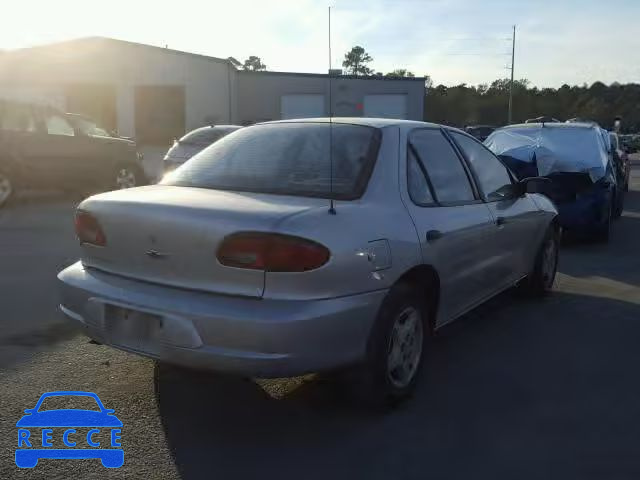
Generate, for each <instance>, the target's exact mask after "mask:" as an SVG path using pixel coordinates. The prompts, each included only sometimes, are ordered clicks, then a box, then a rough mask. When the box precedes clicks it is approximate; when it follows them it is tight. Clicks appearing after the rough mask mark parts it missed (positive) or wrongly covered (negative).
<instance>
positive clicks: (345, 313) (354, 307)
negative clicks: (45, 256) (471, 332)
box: [58, 262, 386, 377]
mask: <svg viewBox="0 0 640 480" xmlns="http://www.w3.org/2000/svg"><path fill="white" fill-rule="evenodd" d="M58 279H59V280H60V286H61V302H60V309H61V310H62V312H63V313H65V314H66V315H67V317H69V318H70V319H72V320H74V321H75V322H76V323H77V324H78V325H79V326H81V327H83V328H84V329H85V331H86V333H87V335H88V336H89V337H91V338H93V339H95V340H97V341H99V342H101V343H104V344H106V345H110V346H113V347H116V348H119V349H122V350H126V351H130V352H133V353H137V354H140V355H144V356H147V357H151V358H156V359H159V360H163V361H166V362H169V363H174V364H179V365H183V366H186V367H192V368H203V369H211V370H217V371H223V372H229V373H236V374H241V375H248V376H259V377H284V376H292V375H299V374H303V373H308V372H315V371H321V370H328V369H332V368H336V367H340V366H345V365H349V364H352V363H356V362H358V361H359V360H361V359H362V358H363V357H364V355H365V350H366V343H367V339H368V336H369V332H370V330H371V327H372V325H373V322H374V320H375V317H376V314H377V311H378V309H379V307H380V304H381V302H382V300H383V298H384V296H385V295H386V290H381V291H376V292H369V293H364V294H360V295H352V296H347V297H339V298H331V299H323V300H306V301H300V300H270V299H253V298H240V297H230V296H224V295H217V294H211V293H204V292H196V291H190V290H183V289H178V288H173V287H166V286H160V285H154V284H149V283H144V282H140V281H135V280H130V279H126V278H122V277H118V276H116V275H111V274H107V273H104V272H100V271H97V270H95V269H91V268H87V269H85V268H84V267H83V265H82V264H81V263H80V262H77V263H75V264H74V265H71V266H70V267H68V268H67V269H65V270H63V271H62V272H60V274H59V275H58ZM108 306H118V307H123V308H126V309H130V310H133V311H137V312H145V313H147V314H150V315H153V316H154V317H155V316H157V317H159V318H161V321H160V327H158V331H157V332H156V334H154V335H155V336H154V339H153V341H147V342H145V341H141V339H139V338H126V337H122V336H118V337H116V336H115V335H114V334H113V331H112V330H113V329H112V328H111V327H112V323H113V322H114V321H115V320H114V319H113V318H110V313H109V312H110V311H111V309H110V307H108ZM127 321H128V320H127ZM132 321H133V320H132Z"/></svg>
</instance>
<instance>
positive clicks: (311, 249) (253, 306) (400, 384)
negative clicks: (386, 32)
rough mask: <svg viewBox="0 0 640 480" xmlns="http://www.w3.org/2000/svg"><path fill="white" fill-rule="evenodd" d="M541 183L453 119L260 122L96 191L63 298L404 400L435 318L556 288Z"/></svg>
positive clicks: (96, 318) (95, 322) (164, 336)
mask: <svg viewBox="0 0 640 480" xmlns="http://www.w3.org/2000/svg"><path fill="white" fill-rule="evenodd" d="M537 181H539V180H538V179H526V180H523V181H520V182H518V181H516V180H515V178H514V177H513V176H512V175H511V173H510V172H509V171H508V169H507V168H505V166H504V165H503V164H502V163H501V162H500V160H498V159H497V158H496V157H495V156H494V155H493V154H492V153H491V152H490V151H489V150H487V149H486V148H485V147H484V146H483V145H482V144H481V143H479V142H478V141H477V140H475V139H474V138H473V137H471V136H469V135H467V134H466V133H464V132H462V131H460V130H456V129H453V128H449V127H443V126H439V125H433V124H428V123H422V122H412V121H399V120H384V119H366V118H358V119H349V118H342V119H333V121H330V120H328V119H311V120H295V121H283V122H272V123H265V124H260V125H255V126H252V127H248V128H244V129H242V130H239V131H237V132H234V133H232V134H230V135H229V136H227V137H225V138H224V139H222V140H220V141H219V142H217V143H215V144H214V145H212V146H210V147H208V148H207V149H205V150H204V151H202V152H201V153H199V154H198V155H196V156H195V157H194V158H192V159H191V160H190V161H188V162H187V163H185V164H184V165H183V166H181V167H180V168H179V169H177V170H176V171H174V172H173V173H172V174H170V175H169V176H167V177H165V179H164V180H163V181H162V182H161V184H159V185H153V186H148V187H141V188H135V189H130V190H125V191H116V192H110V193H105V194H101V195H96V196H93V197H90V198H88V199H87V200H85V201H83V202H82V203H81V204H80V205H79V207H78V211H77V214H76V232H77V236H78V239H79V241H80V244H81V249H82V256H81V259H80V261H79V262H77V263H76V264H74V265H72V266H70V267H68V268H67V269H65V270H63V271H62V272H60V274H59V276H58V278H59V279H60V282H61V287H62V288H61V302H60V308H61V310H62V311H63V312H64V313H65V314H66V315H67V316H68V317H69V318H71V319H73V320H74V321H75V322H77V324H78V325H81V326H82V327H83V328H84V329H85V331H86V333H87V334H88V335H89V336H90V337H92V338H93V339H95V340H97V341H98V342H101V343H104V344H107V345H111V346H113V347H115V348H119V349H122V350H126V351H129V352H133V353H137V354H140V355H145V356H148V357H151V358H155V359H159V360H162V361H166V362H171V363H175V364H181V365H184V366H188V367H196V368H208V369H212V370H218V371H225V372H232V373H236V374H240V375H249V376H262V377H282V376H291V375H297V374H302V373H306V372H315V371H322V370H331V369H336V368H338V367H347V366H349V367H353V368H354V370H355V371H357V372H359V373H360V375H361V376H360V379H361V380H362V381H359V382H357V383H358V384H359V385H361V386H362V388H365V389H366V391H367V392H368V398H369V399H374V400H375V401H380V402H393V401H396V400H398V399H401V398H403V397H405V396H407V395H408V394H409V393H410V392H411V391H412V389H413V387H414V386H415V383H416V380H417V378H418V377H419V375H418V372H419V370H420V367H421V365H422V359H423V354H424V352H425V348H426V345H427V343H426V337H428V336H429V335H431V334H432V333H433V331H435V330H436V329H438V328H439V327H441V326H443V325H445V324H446V323H448V322H450V321H452V320H454V319H455V318H457V317H459V316H461V315H462V314H464V313H465V312H467V311H469V310H470V309H472V308H474V307H475V306H477V305H479V304H480V303H482V302H484V301H486V300H487V299H489V298H491V297H493V296H495V295H496V294H498V293H500V292H502V291H503V290H505V289H508V288H511V287H513V286H516V285H518V286H519V287H520V288H521V289H523V290H524V291H526V292H528V293H530V294H535V295H541V294H544V293H545V292H547V291H549V290H550V289H551V288H552V285H553V282H554V277H555V273H556V265H557V260H558V238H559V227H558V222H557V212H556V209H555V208H554V206H553V204H552V203H551V202H550V201H549V200H548V199H547V198H546V197H544V196H542V195H539V194H536V193H530V192H535V190H536V182H537Z"/></svg>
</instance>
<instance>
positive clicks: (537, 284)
mask: <svg viewBox="0 0 640 480" xmlns="http://www.w3.org/2000/svg"><path fill="white" fill-rule="evenodd" d="M549 248H551V249H552V251H553V253H551V252H550V250H549ZM559 248H560V235H559V231H558V229H557V228H556V227H555V226H554V225H550V226H549V228H548V229H547V232H546V233H545V235H544V238H543V240H542V244H541V245H540V247H539V248H538V252H537V254H536V259H535V264H534V266H533V270H532V271H531V273H530V274H529V275H527V278H525V279H524V280H523V281H522V282H521V283H520V285H519V290H520V291H521V292H522V293H523V294H524V295H526V296H528V297H542V296H544V295H547V294H548V293H549V292H551V291H552V290H553V283H554V281H555V277H556V272H557V270H558V251H559ZM550 254H551V255H553V256H552V258H549V255H550ZM547 262H549V263H547Z"/></svg>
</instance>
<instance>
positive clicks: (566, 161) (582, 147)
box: [485, 122, 623, 242]
mask: <svg viewBox="0 0 640 480" xmlns="http://www.w3.org/2000/svg"><path fill="white" fill-rule="evenodd" d="M608 139H609V136H608V133H607V132H606V131H605V130H603V129H601V128H600V127H599V126H598V125H597V124H595V123H579V122H568V123H528V124H521V125H511V126H508V127H504V128H501V129H499V130H496V131H495V132H494V133H493V134H492V135H491V136H490V137H489V138H487V140H486V141H485V145H486V146H487V147H488V148H489V149H490V150H491V151H492V152H493V153H495V154H496V155H498V156H499V157H500V158H501V159H502V160H503V161H504V162H505V163H506V164H507V165H508V166H509V167H510V168H511V170H512V171H513V172H514V173H515V175H516V176H517V177H518V178H520V179H523V178H526V177H529V176H538V175H540V176H543V177H545V178H548V179H550V180H551V182H550V183H549V184H548V186H547V187H546V188H545V190H544V193H545V194H546V195H547V196H548V197H549V198H550V199H551V200H552V201H553V202H554V203H555V205H556V206H557V208H558V212H559V219H560V225H561V226H562V227H563V228H564V229H567V230H568V231H573V232H578V233H580V234H588V235H591V236H592V237H593V238H595V239H597V240H600V241H604V242H606V241H608V240H609V235H610V232H611V220H612V218H613V217H614V216H615V213H616V210H617V209H618V208H619V209H620V211H621V208H622V206H621V202H622V201H623V190H622V188H621V185H620V184H619V183H618V182H617V178H616V173H615V165H614V163H613V160H612V157H611V156H610V155H609V152H608V148H607V145H606V144H607V141H608ZM617 202H620V203H617Z"/></svg>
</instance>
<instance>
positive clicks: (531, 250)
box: [448, 130, 545, 287]
mask: <svg viewBox="0 0 640 480" xmlns="http://www.w3.org/2000/svg"><path fill="white" fill-rule="evenodd" d="M448 133H449V134H450V135H451V137H452V138H453V140H454V141H455V143H456V144H457V146H458V147H459V149H460V152H461V153H462V155H463V157H464V158H465V160H466V161H467V162H468V164H469V166H470V168H471V171H472V172H473V175H474V177H475V179H476V184H477V185H478V187H479V189H480V191H481V194H482V197H483V199H484V200H485V201H486V202H487V206H488V207H489V210H490V211H491V215H492V217H493V221H494V223H495V228H494V235H492V240H491V245H490V246H489V248H490V249H491V252H492V253H491V254H492V255H493V256H494V258H495V259H496V265H497V266H498V268H499V275H500V277H501V282H502V284H503V285H502V286H503V287H504V286H508V285H509V284H513V283H514V282H515V281H517V280H519V279H520V278H522V277H523V276H524V275H526V274H527V273H528V272H529V269H530V268H531V266H532V265H533V257H534V255H535V252H536V251H537V247H538V245H537V243H538V239H539V238H541V228H542V227H543V222H544V218H545V215H544V212H542V211H541V210H539V209H538V207H537V205H536V204H535V202H534V201H533V200H532V199H531V197H530V196H529V195H528V194H525V195H524V196H515V195H507V196H505V195H504V194H503V193H502V192H499V190H500V189H501V188H502V187H504V186H505V185H511V184H512V183H513V182H514V179H513V176H512V175H511V174H510V173H509V171H508V169H507V168H506V167H505V166H504V164H503V163H502V162H501V161H500V160H499V159H498V157H496V156H495V155H494V154H493V153H492V152H491V151H490V150H489V149H488V148H486V147H485V146H484V145H483V144H482V143H480V142H478V141H477V140H476V139H475V138H473V137H471V136H469V135H466V134H464V133H461V132H458V131H454V130H449V132H448Z"/></svg>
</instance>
